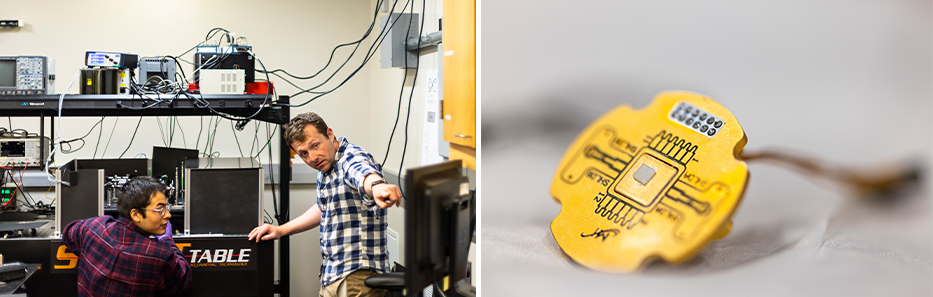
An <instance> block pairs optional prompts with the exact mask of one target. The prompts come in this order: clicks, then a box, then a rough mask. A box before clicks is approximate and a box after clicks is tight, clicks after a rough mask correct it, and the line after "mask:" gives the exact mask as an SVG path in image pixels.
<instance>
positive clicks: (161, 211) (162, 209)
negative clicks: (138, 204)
mask: <svg viewBox="0 0 933 297" xmlns="http://www.w3.org/2000/svg"><path fill="white" fill-rule="evenodd" d="M142 209H143V210H149V211H153V212H156V213H159V214H160V215H163V216H164V215H165V214H167V213H168V207H165V206H160V207H158V208H153V209H149V208H142Z"/></svg>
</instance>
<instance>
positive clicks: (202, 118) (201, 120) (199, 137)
mask: <svg viewBox="0 0 933 297" xmlns="http://www.w3.org/2000/svg"><path fill="white" fill-rule="evenodd" d="M198 123H200V127H198V141H195V142H194V149H198V147H200V144H201V132H204V116H201V118H200V119H198Z"/></svg>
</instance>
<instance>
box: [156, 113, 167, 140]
mask: <svg viewBox="0 0 933 297" xmlns="http://www.w3.org/2000/svg"><path fill="white" fill-rule="evenodd" d="M156 124H158V125H159V138H162V145H164V146H166V147H168V146H169V145H168V144H167V143H166V142H165V131H162V122H161V121H159V117H156Z"/></svg>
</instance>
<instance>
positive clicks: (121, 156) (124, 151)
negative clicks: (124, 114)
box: [117, 116, 143, 159]
mask: <svg viewBox="0 0 933 297" xmlns="http://www.w3.org/2000/svg"><path fill="white" fill-rule="evenodd" d="M142 122H143V117H142V116H139V121H138V122H136V131H133V137H131V138H130V144H127V145H126V149H125V150H123V153H122V154H120V157H118V158H117V159H123V155H124V154H126V151H128V150H130V147H131V146H133V140H134V139H136V132H139V124H140V123H142Z"/></svg>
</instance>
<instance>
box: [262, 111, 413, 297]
mask: <svg viewBox="0 0 933 297" xmlns="http://www.w3.org/2000/svg"><path fill="white" fill-rule="evenodd" d="M285 140H286V143H288V144H289V145H290V146H291V148H292V149H293V150H294V151H295V152H297V153H298V156H299V157H301V160H303V161H304V162H305V164H308V166H311V167H312V168H314V169H317V170H318V171H320V172H319V173H318V176H317V204H315V205H314V206H311V208H310V209H308V211H306V212H305V213H304V214H302V215H301V216H300V217H298V218H296V219H294V220H291V221H289V222H288V223H286V224H284V225H281V226H273V225H269V224H263V225H262V226H259V227H256V228H255V229H253V231H252V232H250V234H249V239H250V240H254V239H255V240H256V241H257V242H258V241H259V240H270V239H278V238H279V237H282V236H285V235H290V234H295V233H299V232H304V231H306V230H308V229H311V228H314V227H317V226H320V230H321V256H322V257H323V258H324V263H323V265H322V267H321V292H320V296H322V297H331V296H383V295H385V290H375V289H371V288H369V287H366V285H364V284H363V280H365V279H366V278H367V277H370V276H372V275H375V274H377V273H384V272H388V271H389V263H388V262H389V261H388V259H389V254H388V251H387V248H386V234H385V231H386V228H387V226H388V223H386V213H387V212H386V208H388V207H390V206H392V205H399V200H400V198H401V196H402V195H401V193H400V192H399V189H398V186H396V185H392V184H387V183H386V182H385V180H384V179H383V177H382V166H380V165H379V164H378V163H376V161H375V160H373V157H372V156H371V155H370V154H369V153H367V152H366V150H364V149H363V148H361V147H359V146H356V145H353V144H351V143H350V142H349V141H347V139H346V138H343V137H340V138H337V137H335V136H334V131H333V130H332V129H330V128H328V127H327V124H325V123H324V120H323V119H321V117H320V116H318V115H317V114H315V113H313V112H307V113H302V114H299V115H297V116H295V118H293V119H292V120H291V121H289V123H288V124H286V125H285Z"/></svg>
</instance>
